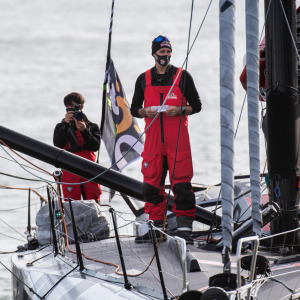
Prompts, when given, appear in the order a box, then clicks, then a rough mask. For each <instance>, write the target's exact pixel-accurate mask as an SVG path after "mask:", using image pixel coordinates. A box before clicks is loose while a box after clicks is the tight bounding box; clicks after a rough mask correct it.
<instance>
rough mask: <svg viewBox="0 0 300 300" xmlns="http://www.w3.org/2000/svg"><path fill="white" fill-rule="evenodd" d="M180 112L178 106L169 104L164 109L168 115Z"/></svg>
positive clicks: (171, 115) (175, 114)
mask: <svg viewBox="0 0 300 300" xmlns="http://www.w3.org/2000/svg"><path fill="white" fill-rule="evenodd" d="M180 112H181V107H180V106H169V107H168V108H167V110H166V114H167V116H169V117H174V116H177V115H180Z"/></svg>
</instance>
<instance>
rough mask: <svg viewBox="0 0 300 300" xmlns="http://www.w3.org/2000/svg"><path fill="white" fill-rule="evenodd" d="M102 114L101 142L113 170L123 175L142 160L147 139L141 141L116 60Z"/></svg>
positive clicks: (106, 85) (105, 89) (106, 86)
mask: <svg viewBox="0 0 300 300" xmlns="http://www.w3.org/2000/svg"><path fill="white" fill-rule="evenodd" d="M102 110H103V111H102V120H101V129H100V132H101V139H102V141H103V142H104V144H105V147H106V150H107V152H108V155H109V157H110V160H111V163H112V164H113V165H114V164H115V166H114V167H113V169H115V170H118V171H120V170H122V169H123V168H125V167H126V166H127V165H128V164H130V163H131V162H133V161H135V160H136V159H138V158H139V157H140V155H141V153H142V151H143V148H144V139H143V137H142V138H141V139H140V140H138V139H139V137H140V134H141V130H140V129H139V126H138V124H137V122H136V120H135V119H134V118H133V117H132V115H131V113H130V107H129V103H128V101H127V99H126V95H125V92H124V89H123V87H122V84H121V81H120V79H119V76H118V73H117V71H116V69H115V67H114V63H113V61H112V59H109V64H108V68H107V70H106V73H105V80H104V87H103V107H102ZM137 140H138V141H137ZM132 146H133V147H132ZM131 147H132V149H130V148H131ZM129 149H130V151H129V152H128V150H129ZM127 152H128V153H127ZM126 153H127V154H126ZM125 154H126V156H125V157H124V158H122V156H123V155H125ZM121 158H122V159H121ZM120 159H121V160H120ZM119 160H120V161H119Z"/></svg>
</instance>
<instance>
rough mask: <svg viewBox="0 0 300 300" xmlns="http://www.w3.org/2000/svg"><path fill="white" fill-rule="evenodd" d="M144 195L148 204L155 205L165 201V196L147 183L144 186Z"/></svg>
mask: <svg viewBox="0 0 300 300" xmlns="http://www.w3.org/2000/svg"><path fill="white" fill-rule="evenodd" d="M142 194H143V197H144V200H145V201H146V202H149V203H152V204H155V205H156V204H158V203H161V202H163V201H164V196H163V195H160V194H159V189H158V188H156V187H155V186H153V185H151V184H149V183H147V182H143V184H142Z"/></svg>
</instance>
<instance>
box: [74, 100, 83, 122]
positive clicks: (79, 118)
mask: <svg viewBox="0 0 300 300" xmlns="http://www.w3.org/2000/svg"><path fill="white" fill-rule="evenodd" d="M74 108H75V110H74V118H75V119H76V120H77V121H82V120H83V118H84V113H83V112H82V111H81V110H80V104H75V105H74Z"/></svg>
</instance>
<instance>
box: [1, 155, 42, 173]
mask: <svg viewBox="0 0 300 300" xmlns="http://www.w3.org/2000/svg"><path fill="white" fill-rule="evenodd" d="M0 158H3V159H5V160H8V161H10V162H12V163H16V161H15V160H12V159H9V158H7V157H4V156H1V155H0ZM23 166H25V167H27V168H28V169H33V170H35V171H37V172H40V173H44V172H43V171H40V170H37V169H35V168H32V167H31V166H26V165H23Z"/></svg>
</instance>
